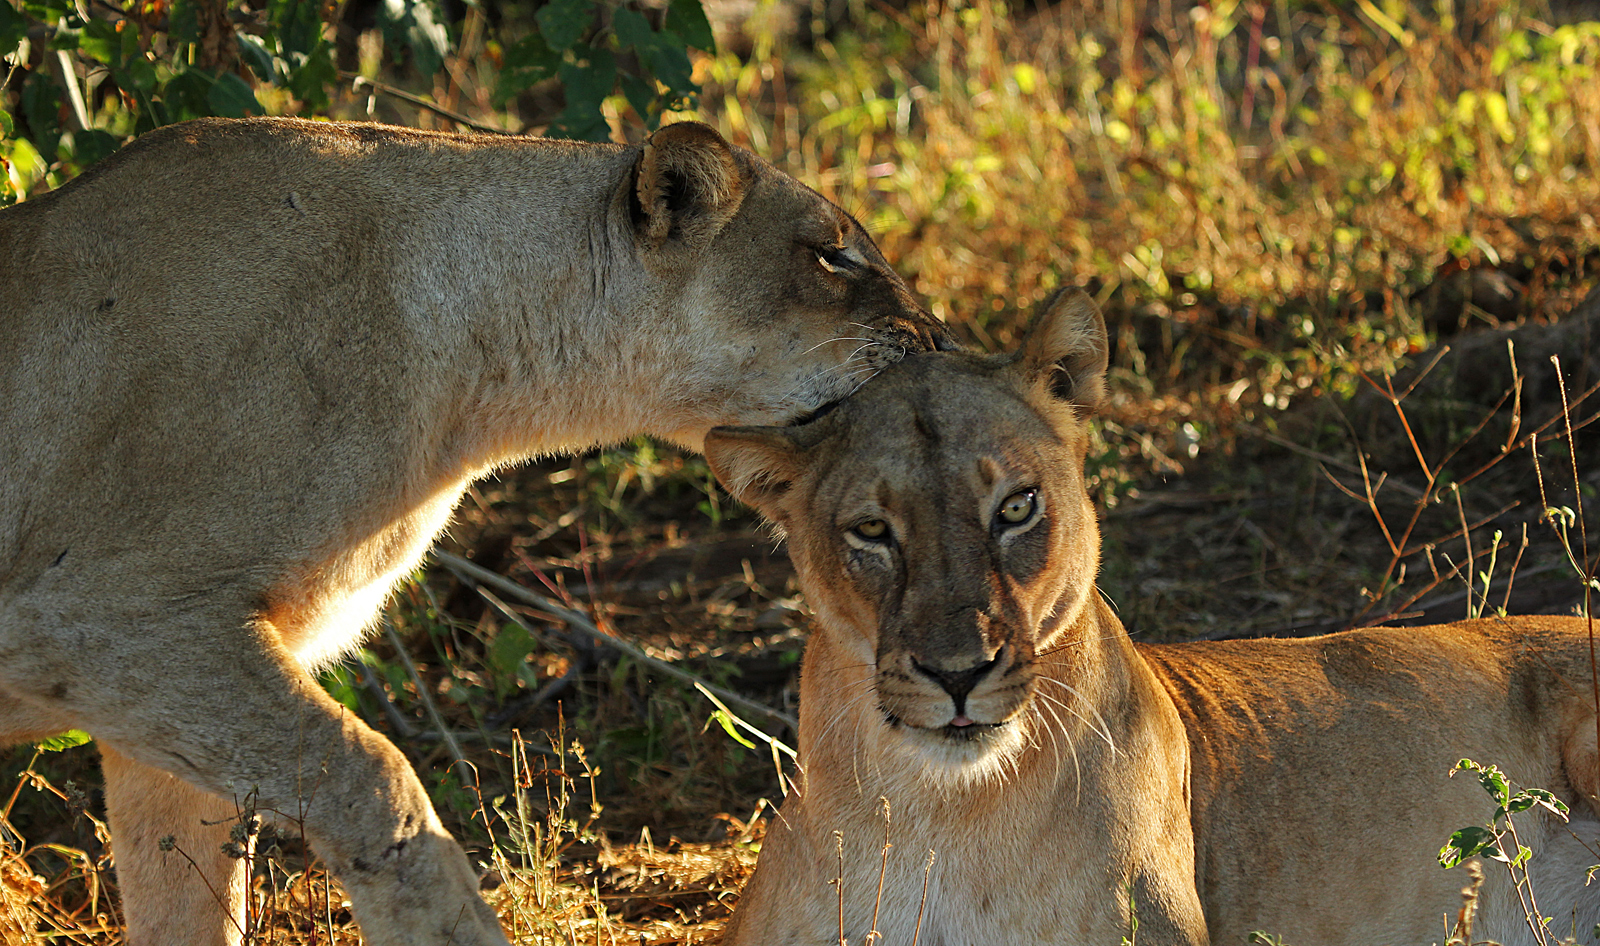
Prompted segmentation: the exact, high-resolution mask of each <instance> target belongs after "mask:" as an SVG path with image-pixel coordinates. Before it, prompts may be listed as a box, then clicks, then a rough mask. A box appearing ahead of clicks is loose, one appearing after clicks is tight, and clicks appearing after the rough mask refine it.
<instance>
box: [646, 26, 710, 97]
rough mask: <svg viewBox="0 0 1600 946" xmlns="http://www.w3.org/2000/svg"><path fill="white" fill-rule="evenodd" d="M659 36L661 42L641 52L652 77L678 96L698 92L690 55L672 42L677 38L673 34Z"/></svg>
mask: <svg viewBox="0 0 1600 946" xmlns="http://www.w3.org/2000/svg"><path fill="white" fill-rule="evenodd" d="M659 36H660V38H661V40H662V41H661V42H657V43H656V44H655V45H653V46H649V47H646V48H644V49H641V50H639V55H640V57H641V58H642V59H643V60H644V62H645V65H646V66H647V67H648V68H649V69H650V73H651V75H652V76H653V77H654V78H655V80H656V81H657V82H660V83H661V84H662V85H664V86H666V87H667V88H668V89H670V90H671V91H672V92H674V93H676V94H677V96H683V95H689V94H692V93H694V92H698V91H699V87H698V86H696V85H695V84H694V66H692V65H691V64H690V62H689V54H688V53H687V52H685V51H684V49H683V47H682V46H679V45H674V44H673V43H672V42H671V41H672V40H674V39H676V38H677V37H675V36H673V35H672V34H671V33H661V34H659Z"/></svg>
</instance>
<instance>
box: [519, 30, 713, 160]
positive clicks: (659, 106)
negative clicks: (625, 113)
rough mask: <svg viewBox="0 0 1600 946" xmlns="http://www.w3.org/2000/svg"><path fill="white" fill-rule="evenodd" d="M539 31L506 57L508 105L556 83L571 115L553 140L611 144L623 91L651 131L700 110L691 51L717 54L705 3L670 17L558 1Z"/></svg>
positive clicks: (564, 116) (565, 113)
mask: <svg viewBox="0 0 1600 946" xmlns="http://www.w3.org/2000/svg"><path fill="white" fill-rule="evenodd" d="M534 23H535V29H534V31H533V32H531V33H529V34H528V35H527V36H525V37H523V38H522V39H521V40H519V41H517V42H516V43H515V44H513V45H512V46H510V47H509V48H507V49H506V51H505V58H504V71H503V72H502V73H501V76H500V85H499V89H498V91H497V96H498V98H499V100H500V101H501V102H504V101H505V100H507V99H509V98H510V97H512V96H514V95H517V94H519V93H521V92H523V91H525V90H527V89H529V88H531V87H533V86H535V85H537V84H539V83H542V82H545V81H548V80H551V79H555V80H558V81H559V82H560V84H561V87H562V88H563V90H565V92H566V107H565V108H564V109H563V110H562V112H561V114H560V115H559V116H558V117H557V118H556V121H555V123H554V124H552V125H551V127H550V129H549V131H548V134H551V135H556V136H559V137H567V138H580V139H587V140H591V141H604V140H606V139H607V138H609V137H610V127H609V125H608V124H607V122H606V119H605V115H604V114H603V112H602V108H601V107H602V105H603V104H604V102H605V101H606V99H608V98H610V97H611V96H613V95H616V94H617V93H618V92H619V90H620V93H621V94H622V95H623V96H624V98H625V99H626V101H627V103H628V105H629V106H631V107H632V108H633V110H634V111H635V112H637V113H638V114H639V116H640V117H642V118H643V119H644V121H645V123H646V124H647V125H648V126H649V127H650V128H655V127H656V126H657V125H659V124H660V122H661V116H662V114H663V113H664V112H667V111H671V110H675V109H683V108H692V107H694V104H695V101H696V97H697V95H698V94H699V86H698V85H697V84H696V83H695V81H694V76H693V69H692V67H691V65H690V62H689V55H688V49H690V48H694V49H700V50H704V51H706V52H714V51H715V43H714V41H713V40H712V36H711V25H710V23H709V22H708V21H707V20H706V15H705V11H704V10H703V9H702V8H701V6H700V0H672V2H671V3H670V4H669V5H668V6H667V9H666V11H665V13H664V14H658V13H652V12H649V11H645V10H643V9H642V8H639V7H636V6H629V5H622V6H614V5H612V4H610V3H606V2H603V0H553V2H551V3H548V4H546V5H544V6H543V7H541V8H540V9H539V12H538V13H537V14H535V15H534Z"/></svg>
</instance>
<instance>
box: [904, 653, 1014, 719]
mask: <svg viewBox="0 0 1600 946" xmlns="http://www.w3.org/2000/svg"><path fill="white" fill-rule="evenodd" d="M999 662H1000V653H999V652H998V651H997V652H996V653H995V655H994V658H993V659H991V660H988V661H986V662H984V663H981V664H978V665H977V666H974V667H968V668H967V669H965V670H939V669H937V668H934V667H930V666H928V665H926V664H924V663H922V662H921V661H918V660H913V661H911V665H912V666H913V667H915V668H916V669H917V672H918V673H921V674H922V675H923V676H926V677H928V678H929V679H931V680H932V681H933V682H934V683H937V684H939V687H940V688H941V689H943V690H944V691H945V692H946V693H948V694H950V699H951V700H952V701H954V702H955V704H956V714H957V715H958V716H959V715H961V714H963V713H965V712H966V710H967V707H966V703H967V694H969V693H971V692H972V688H973V687H975V686H977V685H978V681H979V680H982V679H983V677H984V675H985V674H987V673H988V672H989V671H990V670H993V669H994V667H995V665H996V664H998V663H999Z"/></svg>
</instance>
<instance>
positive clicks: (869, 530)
mask: <svg viewBox="0 0 1600 946" xmlns="http://www.w3.org/2000/svg"><path fill="white" fill-rule="evenodd" d="M850 531H851V532H854V533H855V534H856V535H858V536H860V537H861V538H863V539H866V540H867V541H868V542H882V541H883V537H884V536H886V535H888V534H889V524H888V523H887V522H884V521H883V520H882V519H868V520H867V521H866V522H863V523H860V524H859V525H857V526H856V527H855V528H853V529H851V530H850Z"/></svg>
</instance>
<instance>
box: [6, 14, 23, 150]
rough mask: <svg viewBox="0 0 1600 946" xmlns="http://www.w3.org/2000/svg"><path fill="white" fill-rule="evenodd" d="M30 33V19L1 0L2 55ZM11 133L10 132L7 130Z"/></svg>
mask: <svg viewBox="0 0 1600 946" xmlns="http://www.w3.org/2000/svg"><path fill="white" fill-rule="evenodd" d="M27 35H28V20H27V18H26V17H24V16H23V15H22V14H21V13H19V12H18V11H17V10H16V8H14V7H12V6H11V4H10V3H9V2H8V0H0V56H9V55H11V54H12V53H14V52H16V50H17V47H18V46H20V45H22V39H23V37H25V36H27ZM7 134H10V132H7Z"/></svg>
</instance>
